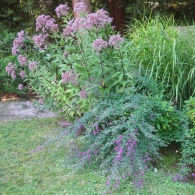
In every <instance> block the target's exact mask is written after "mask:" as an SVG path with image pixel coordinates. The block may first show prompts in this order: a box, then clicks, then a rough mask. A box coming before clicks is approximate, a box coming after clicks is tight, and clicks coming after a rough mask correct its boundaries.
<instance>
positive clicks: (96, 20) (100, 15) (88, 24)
mask: <svg viewBox="0 0 195 195" xmlns="http://www.w3.org/2000/svg"><path fill="white" fill-rule="evenodd" d="M112 20H113V19H112V18H110V17H109V16H108V12H107V11H105V10H103V9H100V10H98V11H97V12H96V13H91V14H88V16H87V18H86V19H85V23H84V26H85V28H87V29H92V28H94V29H96V30H98V29H100V28H104V27H105V26H106V25H107V24H110V23H111V22H112Z"/></svg>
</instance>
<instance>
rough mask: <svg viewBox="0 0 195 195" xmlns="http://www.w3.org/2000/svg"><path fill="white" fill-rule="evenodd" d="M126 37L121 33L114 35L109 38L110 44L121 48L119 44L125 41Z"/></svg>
mask: <svg viewBox="0 0 195 195" xmlns="http://www.w3.org/2000/svg"><path fill="white" fill-rule="evenodd" d="M123 41H124V39H123V38H121V36H120V35H112V36H111V37H110V39H109V42H108V44H109V45H110V46H113V47H114V48H115V49H119V44H120V43H123Z"/></svg>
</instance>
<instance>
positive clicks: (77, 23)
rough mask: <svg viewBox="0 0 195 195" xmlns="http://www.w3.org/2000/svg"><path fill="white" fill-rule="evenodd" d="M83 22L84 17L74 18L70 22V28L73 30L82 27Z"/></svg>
mask: <svg viewBox="0 0 195 195" xmlns="http://www.w3.org/2000/svg"><path fill="white" fill-rule="evenodd" d="M84 22H85V18H79V17H78V18H76V19H75V20H74V22H73V23H72V29H73V31H74V32H75V31H77V30H79V29H84V28H85V26H84Z"/></svg>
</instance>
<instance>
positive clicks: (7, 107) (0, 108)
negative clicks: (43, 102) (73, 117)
mask: <svg viewBox="0 0 195 195" xmlns="http://www.w3.org/2000/svg"><path fill="white" fill-rule="evenodd" d="M26 102H27V100H22V99H18V100H14V101H0V124H1V123H3V122H8V121H13V120H17V119H28V118H52V117H56V116H57V114H55V113H52V112H50V111H46V110H40V109H38V108H36V107H34V106H30V107H28V106H26Z"/></svg>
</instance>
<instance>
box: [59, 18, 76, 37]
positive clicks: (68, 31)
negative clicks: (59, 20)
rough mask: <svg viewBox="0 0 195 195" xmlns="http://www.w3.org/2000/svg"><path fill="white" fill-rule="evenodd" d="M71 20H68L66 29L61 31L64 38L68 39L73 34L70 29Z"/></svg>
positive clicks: (71, 28)
mask: <svg viewBox="0 0 195 195" xmlns="http://www.w3.org/2000/svg"><path fill="white" fill-rule="evenodd" d="M72 23H73V20H70V21H69V22H68V24H67V26H66V28H64V29H63V33H62V35H63V36H64V37H69V36H71V34H72V33H73V31H74V30H73V27H72Z"/></svg>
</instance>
